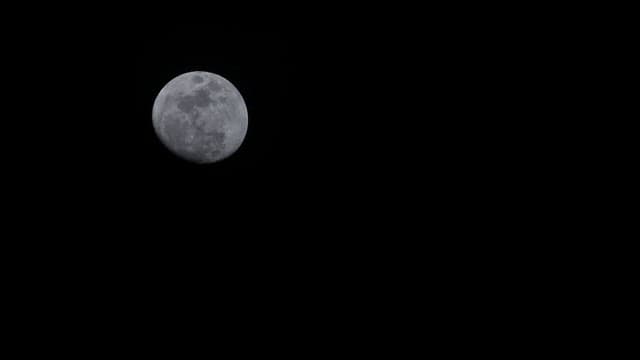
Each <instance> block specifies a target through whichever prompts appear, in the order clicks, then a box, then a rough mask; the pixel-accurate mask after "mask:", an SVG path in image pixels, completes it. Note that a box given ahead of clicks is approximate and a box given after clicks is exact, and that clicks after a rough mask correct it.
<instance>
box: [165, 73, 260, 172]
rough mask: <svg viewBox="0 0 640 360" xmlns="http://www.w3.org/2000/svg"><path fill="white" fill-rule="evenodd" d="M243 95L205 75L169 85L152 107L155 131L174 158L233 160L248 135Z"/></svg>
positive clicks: (192, 75) (203, 161)
mask: <svg viewBox="0 0 640 360" xmlns="http://www.w3.org/2000/svg"><path fill="white" fill-rule="evenodd" d="M248 121H249V117H248V114H247V106H246V104H245V102H244V99H243V98H242V96H241V95H240V92H238V90H237V89H236V88H235V86H233V84H231V83H230V82H229V81H228V80H227V79H225V78H223V77H222V76H219V75H216V74H212V73H209V72H203V71H194V72H189V73H185V74H182V75H179V76H177V77H175V78H174V79H172V80H171V81H169V83H167V85H165V86H164V87H163V88H162V90H160V93H159V94H158V96H157V97H156V100H155V102H154V104H153V127H154V129H155V132H156V134H157V135H158V137H159V138H160V140H161V141H162V143H163V144H164V145H165V146H166V147H167V148H168V149H169V150H171V151H172V152H173V153H174V154H176V155H177V156H179V157H180V158H183V159H185V160H187V161H191V162H194V163H199V164H207V163H213V162H216V161H220V160H222V159H225V158H227V157H229V156H231V155H232V154H233V153H234V152H235V151H236V150H238V148H239V147H240V145H241V144H242V141H243V140H244V137H245V135H246V134H247V127H248Z"/></svg>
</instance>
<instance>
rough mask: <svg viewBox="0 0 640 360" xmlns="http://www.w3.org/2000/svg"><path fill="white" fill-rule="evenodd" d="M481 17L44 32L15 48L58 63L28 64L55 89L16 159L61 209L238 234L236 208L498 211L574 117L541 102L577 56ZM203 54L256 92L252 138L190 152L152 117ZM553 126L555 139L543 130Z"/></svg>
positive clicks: (280, 220)
mask: <svg viewBox="0 0 640 360" xmlns="http://www.w3.org/2000/svg"><path fill="white" fill-rule="evenodd" d="M480 25H482V24H480V23H479V22H469V21H462V20H458V21H453V20H452V19H448V20H447V19H442V20H437V19H434V20H433V21H431V22H429V23H428V24H424V25H415V26H414V25H411V24H410V23H408V24H405V25H404V26H400V27H397V28H395V29H394V30H390V29H389V28H388V27H385V26H380V25H379V24H375V23H370V24H367V23H362V24H360V25H359V26H350V25H348V24H340V23H338V24H336V25H335V26H333V27H313V26H306V27H305V26H300V25H298V26H291V27H287V26H281V27H280V28H277V27H265V28H263V29H261V28H259V27H255V28H253V29H252V28H245V27H241V26H236V27H233V26H222V25H220V26H218V27H216V28H215V31H213V30H212V29H211V24H209V23H207V22H200V23H198V22H193V23H191V22H183V23H170V24H164V25H163V26H154V25H153V22H149V23H140V24H138V23H136V22H132V23H127V24H123V25H121V26H102V25H100V26H91V25H90V24H75V23H74V26H69V27H58V28H55V31H51V32H50V33H46V32H44V31H43V32H39V33H38V35H37V37H35V38H34V41H33V42H19V43H17V44H18V45H19V46H21V47H22V48H23V50H24V51H23V52H16V54H23V56H19V57H18V60H19V61H24V64H23V65H27V66H28V67H36V66H37V65H39V64H45V65H46V66H45V67H46V69H49V70H48V71H42V72H35V73H30V74H34V75H37V80H38V81H42V82H45V83H47V84H48V85H49V87H48V88H47V89H49V88H50V89H51V90H50V91H49V92H48V93H47V96H41V97H40V98H39V103H38V106H32V105H30V104H25V106H24V107H23V108H29V109H30V110H31V111H33V113H34V114H38V115H31V116H32V117H34V118H38V119H42V120H41V121H40V122H39V124H38V125H39V127H38V129H39V131H37V132H34V131H30V130H31V129H30V128H29V126H30V125H28V124H27V123H25V126H26V129H25V131H23V132H21V133H28V134H30V136H34V137H35V138H34V140H33V143H37V144H39V145H38V146H35V147H24V146H18V147H14V148H20V149H21V153H22V154H23V155H24V156H25V157H29V158H37V159H38V162H37V164H38V166H32V164H31V163H29V162H24V161H18V160H16V161H15V163H16V164H17V166H18V168H19V169H21V171H17V172H14V174H24V175H25V176H22V177H17V179H18V182H20V183H21V185H24V184H25V183H27V184H29V185H31V188H33V189H35V190H34V191H35V193H36V194H37V195H34V196H33V199H34V200H35V201H36V202H39V203H40V204H44V205H41V206H44V208H46V209H51V210H53V209H58V210H56V211H58V212H62V213H65V212H69V214H70V215H69V217H70V218H77V219H79V220H78V222H79V223H83V224H92V225H91V226H93V227H95V228H100V229H105V230H106V231H114V232H118V231H121V230H120V229H127V230H126V231H127V232H138V233H139V234H140V235H139V237H140V238H145V239H147V238H154V237H155V236H160V235H161V236H162V237H163V238H171V237H173V238H174V239H186V240H183V241H187V242H189V241H195V242H198V243H201V244H205V243H206V244H215V243H224V244H230V243H233V241H227V240H224V241H221V242H216V241H213V240H211V239H212V238H215V237H216V236H215V235H212V234H213V233H217V234H219V233H220V231H223V230H221V226H222V229H229V232H230V233H233V234H234V235H233V236H232V237H234V236H240V235H239V234H244V233H245V232H246V234H247V236H251V237H252V238H253V239H256V238H258V237H256V236H254V234H253V235H252V234H250V233H255V232H256V231H257V232H262V233H263V234H265V236H267V234H268V236H276V237H279V238H281V239H293V238H300V237H308V236H318V235H319V236H320V237H325V238H329V239H337V238H338V237H342V236H347V237H349V238H350V239H351V242H346V243H343V244H347V245H349V246H350V247H352V248H358V247H359V246H360V242H361V241H373V240H369V239H371V238H373V237H376V241H379V242H380V243H381V244H384V243H385V242H384V241H385V240H379V239H380V238H381V237H382V238H383V239H384V237H385V236H386V237H387V239H389V238H398V237H402V236H403V235H404V234H405V233H407V234H408V233H411V232H413V229H416V228H418V229H423V230H424V228H422V226H424V225H423V224H426V223H432V224H440V225H442V224H443V222H441V220H442V221H444V223H451V224H454V223H455V222H457V221H459V220H458V219H460V218H461V217H462V218H465V219H467V220H466V221H470V223H473V225H472V226H471V227H474V226H483V225H484V224H488V223H490V222H484V221H482V219H483V217H484V216H486V214H487V211H489V212H490V211H491V210H494V209H497V208H498V207H499V209H497V211H507V212H508V209H509V208H510V207H511V206H513V204H514V203H515V202H517V201H518V197H519V196H522V191H521V190H522V189H523V187H524V186H525V185H524V182H530V181H538V180H537V179H538V177H539V176H540V174H538V173H536V171H535V170H534V169H535V168H536V166H539V165H540V164H541V163H542V162H541V161H540V160H539V159H536V157H538V158H539V157H540V155H541V154H543V155H544V152H545V151H547V150H545V149H546V148H549V147H550V146H551V145H552V142H553V140H554V137H557V136H559V135H556V134H560V133H561V131H558V130H561V129H559V128H555V129H554V130H553V131H549V129H551V127H549V126H547V125H548V123H546V122H547V121H552V120H551V119H552V118H553V117H549V116H547V117H541V116H540V115H541V113H543V110H542V109H543V108H544V107H543V106H541V105H540V104H544V106H549V104H554V102H556V101H559V100H558V98H557V96H556V95H555V94H554V93H553V92H550V91H548V90H547V91H538V89H539V87H538V86H537V84H538V83H539V82H543V81H544V79H545V76H548V74H549V72H545V71H544V69H545V66H547V65H545V64H549V63H553V64H555V66H564V65H562V63H561V62H558V61H556V60H555V58H554V57H549V56H547V55H546V54H544V53H540V52H536V51H535V48H536V46H537V45H536V44H537V42H536V40H535V39H534V38H533V37H532V35H531V34H530V33H528V32H527V31H526V30H523V31H519V32H506V31H504V29H508V28H510V26H512V25H508V24H502V25H490V24H488V25H487V24H484V25H483V26H482V27H480ZM478 29H481V30H478ZM83 31H85V32H86V34H83ZM34 44H37V46H34ZM558 64H559V65H558ZM40 66H43V65H40ZM53 69H55V71H54V70H53ZM194 70H203V71H210V72H213V73H217V74H220V75H222V76H224V77H226V78H227V79H229V80H230V81H231V82H232V83H234V84H235V85H236V87H237V88H238V89H239V90H240V92H241V94H242V95H243V97H244V99H245V101H246V103H247V106H248V111H249V122H250V126H249V130H248V133H247V138H246V140H245V142H244V144H243V145H242V147H241V148H240V149H239V150H238V152H237V153H236V154H234V155H233V156H232V157H230V158H228V159H227V160H225V161H222V162H220V163H218V164H211V165H193V164H190V163H187V162H184V161H182V160H180V159H178V158H177V157H175V156H174V155H172V154H171V153H170V152H169V151H167V150H166V149H165V148H164V147H163V146H162V145H161V143H160V142H159V140H158V139H157V138H156V136H155V134H154V132H153V127H152V123H151V108H152V105H153V101H154V99H155V96H156V95H157V93H158V92H159V91H160V89H161V88H162V87H163V86H164V84H166V83H167V82H168V81H169V80H171V79H172V78H173V77H175V76H177V75H179V74H181V73H184V72H188V71H194ZM28 84H29V82H25V88H26V89H25V90H26V92H27V93H28V92H29V91H33V89H32V88H29V85H28ZM558 87H559V88H561V85H559V86H558ZM558 87H557V88H558ZM25 99H28V98H25ZM50 109H56V110H55V113H54V114H53V115H52V113H51V110H50ZM554 116H555V115H554ZM514 119H518V121H514ZM540 119H542V120H540ZM540 132H545V135H546V137H545V138H544V140H541V141H542V142H543V143H544V142H547V143H546V144H548V145H549V146H547V147H545V145H542V146H537V145H535V144H534V143H533V142H535V141H536V134H538V133H540ZM15 133H20V132H15ZM20 139H21V138H19V137H17V136H16V137H15V139H11V140H12V141H16V142H18V144H20V141H21V140H20ZM530 145H532V146H530ZM43 154H46V155H44V157H43ZM42 179H46V181H41V180H42ZM545 181H549V180H548V179H540V183H542V184H544V183H545ZM40 182H41V183H40ZM530 189H532V190H531V193H535V192H536V191H538V190H536V189H538V187H536V186H534V187H530ZM512 192H513V193H514V194H517V195H515V196H511V195H510V194H511V193H512ZM48 199H49V200H48ZM498 204H499V205H498ZM501 216H502V215H501ZM106 224H111V225H106ZM220 224H224V225H220ZM208 226H211V227H213V228H215V229H216V230H215V231H212V232H211V233H209V231H208V230H207V229H208V228H207V227H208ZM452 228H453V229H458V230H461V231H464V230H468V229H469V227H465V228H464V229H462V228H459V227H457V226H455V225H452ZM185 229H187V231H193V232H194V235H193V236H189V235H185V234H184V231H185ZM249 230H251V231H249ZM337 234H342V235H337ZM373 234H376V236H373ZM200 235H202V236H200ZM280 235H282V236H280ZM218 238H224V239H226V236H223V235H220V236H219V237H218ZM196 239H197V240H196ZM365 239H367V240H365ZM141 241H142V242H144V241H146V240H141ZM254 241H258V240H254ZM283 241H285V240H283ZM286 241H289V240H286ZM167 243H168V244H170V243H172V240H168V241H167ZM343 246H346V245H343Z"/></svg>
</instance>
